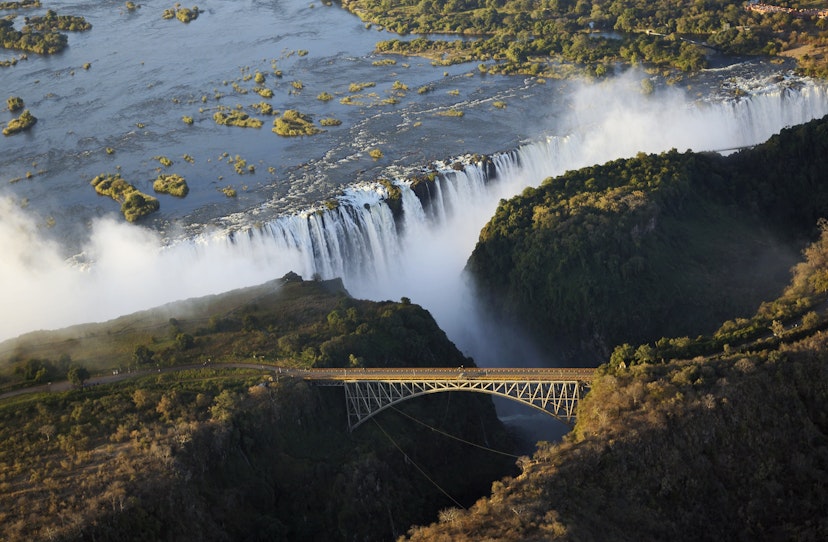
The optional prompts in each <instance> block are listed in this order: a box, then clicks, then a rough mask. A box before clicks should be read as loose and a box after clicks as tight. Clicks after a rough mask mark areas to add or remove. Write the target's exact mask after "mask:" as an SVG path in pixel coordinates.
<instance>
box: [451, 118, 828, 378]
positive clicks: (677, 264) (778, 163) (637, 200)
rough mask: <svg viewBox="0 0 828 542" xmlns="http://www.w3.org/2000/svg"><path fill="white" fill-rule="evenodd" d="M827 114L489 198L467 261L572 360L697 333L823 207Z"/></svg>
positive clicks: (494, 306)
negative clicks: (755, 136) (739, 146)
mask: <svg viewBox="0 0 828 542" xmlns="http://www.w3.org/2000/svg"><path fill="white" fill-rule="evenodd" d="M826 151H828V119H821V120H818V121H813V122H811V123H808V124H806V125H803V126H799V127H796V128H793V129H787V130H784V131H783V132H782V133H781V134H779V135H777V136H775V137H774V138H772V139H771V140H770V141H769V142H767V143H766V144H764V145H761V146H759V147H756V148H754V149H750V150H745V151H742V152H741V153H739V154H737V155H733V156H730V157H721V156H718V155H712V154H696V153H690V152H687V153H678V152H675V151H672V152H668V153H664V154H661V155H658V156H656V155H644V154H639V155H638V156H636V157H634V158H631V159H629V160H617V161H614V162H610V163H607V164H604V165H601V166H595V167H589V168H585V169H582V170H578V171H573V172H568V173H566V174H564V175H562V176H560V177H557V178H551V179H547V180H546V181H544V183H543V184H542V186H540V187H539V188H530V189H527V190H525V191H524V193H523V194H522V195H520V196H517V197H515V198H512V199H511V200H508V201H503V202H501V204H500V206H499V207H498V209H497V212H496V214H495V216H494V217H493V218H492V220H491V221H490V222H489V223H488V224H487V225H486V226H485V228H484V229H483V231H482V232H481V235H480V240H479V242H478V244H477V246H476V247H475V250H474V253H473V254H472V256H471V258H470V259H469V262H468V266H467V267H468V269H469V270H470V271H471V273H472V275H473V277H474V279H475V282H476V283H477V285H478V287H479V288H478V291H479V292H480V295H481V297H482V298H483V299H484V300H485V302H486V303H487V304H488V306H489V307H490V309H491V310H492V312H493V313H495V314H500V315H503V317H504V318H505V319H507V320H509V319H514V320H517V321H519V322H521V323H522V324H523V325H524V326H525V327H526V328H527V329H529V330H530V331H532V332H534V334H535V336H536V337H537V338H538V339H539V340H540V341H541V342H543V343H545V344H546V346H547V347H550V348H556V349H563V350H564V351H567V352H568V353H569V354H570V356H571V357H572V358H574V359H582V358H584V357H585V358H586V359H591V360H594V361H595V362H596V363H599V362H600V361H601V360H604V359H606V357H607V355H608V354H609V352H610V350H611V349H612V348H613V347H614V346H615V345H616V344H619V343H622V342H645V341H655V340H656V339H658V338H660V337H671V336H681V335H689V336H696V335H698V334H702V333H710V332H712V331H713V330H714V326H715V325H716V322H721V321H724V320H728V319H733V318H735V317H744V316H748V315H750V314H752V313H753V312H754V311H755V310H756V307H757V306H758V305H759V303H760V302H761V301H763V300H765V299H772V298H774V297H776V296H777V295H779V293H780V292H781V290H782V288H783V286H784V283H785V281H786V280H787V279H786V278H785V277H786V275H787V270H788V268H789V267H790V266H791V265H793V263H794V262H795V255H796V253H797V252H798V251H799V250H800V249H801V247H802V241H803V240H805V239H808V238H811V239H812V238H813V237H814V235H815V229H816V222H817V219H818V218H819V217H821V216H824V215H825V214H826V213H828V184H826V183H825V182H824V172H825V171H828V152H826Z"/></svg>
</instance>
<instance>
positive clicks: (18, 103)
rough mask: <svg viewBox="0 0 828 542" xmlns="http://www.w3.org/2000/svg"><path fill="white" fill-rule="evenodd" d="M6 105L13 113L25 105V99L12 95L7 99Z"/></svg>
mask: <svg viewBox="0 0 828 542" xmlns="http://www.w3.org/2000/svg"><path fill="white" fill-rule="evenodd" d="M6 106H7V107H8V108H9V111H11V112H12V113H14V112H15V111H19V110H21V109H23V107H24V104H23V99H22V98H19V97H17V96H11V97H9V98H8V99H7V100H6Z"/></svg>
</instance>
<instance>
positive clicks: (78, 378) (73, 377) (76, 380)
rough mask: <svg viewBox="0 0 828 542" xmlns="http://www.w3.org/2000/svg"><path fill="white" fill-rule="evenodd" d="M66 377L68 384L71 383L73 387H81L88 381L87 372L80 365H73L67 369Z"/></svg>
mask: <svg viewBox="0 0 828 542" xmlns="http://www.w3.org/2000/svg"><path fill="white" fill-rule="evenodd" d="M66 376H67V377H68V378H69V382H71V383H72V385H73V386H75V387H79V388H80V387H83V384H84V382H86V381H87V380H89V370H88V369H87V368H86V367H83V366H82V365H73V366H72V367H70V368H69V372H68V373H66Z"/></svg>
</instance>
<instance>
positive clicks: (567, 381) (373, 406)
mask: <svg viewBox="0 0 828 542" xmlns="http://www.w3.org/2000/svg"><path fill="white" fill-rule="evenodd" d="M292 373H294V376H298V377H300V378H302V379H304V380H308V381H311V382H313V383H314V384H317V385H323V386H340V387H344V388H345V403H346V407H347V411H348V428H349V429H350V430H351V431H353V430H354V429H356V428H357V427H359V426H360V425H361V424H362V423H364V422H365V421H366V420H368V419H369V418H371V417H372V416H374V415H375V414H377V413H379V412H382V411H383V410H385V409H387V408H390V407H392V406H393V405H396V404H397V403H401V402H402V401H406V400H408V399H413V398H414V397H420V396H422V395H428V394H432V393H441V392H447V391H471V392H477V393H487V394H489V395H496V396H500V397H506V398H508V399H512V400H514V401H518V402H520V403H523V404H526V405H528V406H531V407H532V408H535V409H537V410H540V411H541V412H544V413H546V414H549V415H551V416H554V417H555V418H557V419H559V420H560V421H562V422H563V423H565V424H567V425H569V426H570V427H571V426H573V425H574V423H575V419H576V411H577V407H578V401H579V400H580V399H581V398H582V397H583V396H584V394H586V393H587V391H588V390H589V387H590V382H591V380H592V377H593V374H594V369H561V368H555V369H508V368H497V369H479V368H470V369H466V368H463V367H459V368H451V369H449V368H423V369H310V370H304V371H295V372H293V371H292Z"/></svg>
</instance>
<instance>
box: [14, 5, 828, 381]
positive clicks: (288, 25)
mask: <svg viewBox="0 0 828 542" xmlns="http://www.w3.org/2000/svg"><path fill="white" fill-rule="evenodd" d="M198 6H199V8H200V9H201V11H202V13H201V15H200V16H199V17H198V19H197V20H195V21H193V22H191V23H189V24H183V23H181V22H179V21H177V20H175V19H173V20H164V19H162V18H161V14H162V12H163V10H164V9H167V8H170V7H172V5H171V4H167V3H164V2H160V1H157V0H152V1H150V2H147V3H143V4H142V5H141V7H140V8H139V9H138V10H136V11H134V12H128V11H126V9H125V8H124V5H123V3H122V2H103V3H101V2H88V3H84V2H67V1H55V2H47V3H46V6H45V7H44V8H43V9H42V10H36V11H33V12H28V13H38V12H40V11H45V9H46V8H50V9H54V10H55V11H57V12H58V13H60V14H74V15H83V16H84V17H86V18H87V20H88V21H89V22H91V23H92V24H93V28H92V30H91V31H89V32H86V33H82V34H71V35H70V37H69V45H70V46H69V48H68V49H67V50H66V51H65V52H63V53H62V54H60V55H56V56H53V57H38V56H37V55H29V58H28V60H24V61H21V62H19V63H18V64H17V65H16V66H15V67H12V68H2V69H0V97H4V96H12V95H15V96H20V97H21V98H23V100H24V101H25V102H26V106H27V107H28V108H29V109H30V110H31V111H32V113H33V114H34V115H35V116H36V117H37V118H38V119H39V121H38V123H37V124H36V125H35V126H34V128H33V129H32V130H31V131H29V132H26V133H24V134H19V135H15V136H12V137H5V138H2V139H1V140H0V253H2V254H3V259H2V260H0V306H2V307H4V310H2V311H0V312H2V314H1V315H0V340H2V339H5V338H8V337H12V336H15V335H17V334H20V333H24V332H26V331H30V330H34V329H41V328H56V327H61V326H65V325H69V324H73V323H79V322H83V321H100V320H105V319H109V318H113V317H116V316H118V315H121V314H124V313H127V312H132V311H135V310H139V309H144V308H149V307H151V306H155V305H158V304H161V303H165V302H169V301H173V300H176V299H183V298H187V297H193V296H198V295H206V294H211V293H218V292H221V291H226V290H228V289H231V288H236V287H242V286H247V285H252V284H258V283H261V282H264V281H266V280H270V279H272V278H275V277H279V276H282V275H283V274H284V273H286V272H288V271H296V272H298V273H300V274H302V275H303V276H305V277H310V276H311V275H313V274H314V273H318V274H320V275H321V276H323V277H325V278H330V277H334V276H341V277H343V278H344V280H345V284H346V286H347V287H348V289H349V290H350V291H351V292H352V293H353V294H354V295H356V296H359V297H364V298H369V299H399V298H400V297H402V296H406V297H409V298H411V299H412V301H414V302H416V303H420V304H422V305H423V306H425V307H426V308H427V309H428V310H429V311H431V313H432V314H433V315H434V316H435V318H436V319H437V321H438V322H439V323H440V325H441V326H442V327H443V328H444V329H446V331H447V333H448V334H449V337H450V338H451V339H452V340H454V341H455V342H456V343H457V344H458V346H460V348H461V349H462V350H463V351H464V352H465V353H467V354H468V355H471V356H473V357H475V359H476V360H477V361H478V363H480V364H482V365H503V366H520V365H555V364H558V363H565V364H575V363H577V364H579V365H594V364H597V363H599V362H600V361H601V360H562V359H555V356H554V354H549V353H544V354H540V353H538V352H535V351H534V350H533V349H532V347H531V345H529V344H528V343H527V342H526V341H525V338H523V337H521V335H520V333H519V331H517V330H505V329H503V328H502V326H493V325H492V324H490V323H488V320H487V318H486V317H485V315H484V314H480V313H479V312H478V311H477V310H476V308H475V304H474V296H473V293H472V292H470V291H469V290H468V289H467V288H466V286H465V281H464V280H463V276H462V270H463V266H464V264H465V261H466V259H467V258H468V256H469V254H470V253H471V250H472V248H473V247H474V243H475V242H476V240H477V236H478V234H479V231H480V228H481V227H482V226H483V225H484V224H485V222H486V221H487V220H488V218H489V217H490V216H491V215H492V214H493V212H494V209H495V207H496V205H497V202H498V200H499V199H500V198H502V197H509V196H511V195H514V194H517V193H519V192H520V191H521V190H522V189H523V188H524V187H526V186H530V185H537V184H538V183H539V182H540V181H541V180H542V179H543V178H545V177H547V176H550V175H555V174H560V173H562V172H563V171H566V170H567V169H571V168H576V167H582V166H586V165H590V164H594V163H597V162H603V161H606V160H611V159H614V158H619V157H624V156H630V155H632V154H635V153H636V152H638V151H645V152H660V151H664V150H668V149H670V148H677V149H679V150H686V149H694V150H721V149H729V148H732V147H737V146H742V145H751V144H756V143H758V142H761V141H763V140H764V139H766V138H767V137H769V136H770V135H771V134H773V133H775V132H777V131H778V130H779V129H781V128H783V127H785V126H788V125H792V124H797V123H800V122H804V121H807V120H810V119H811V118H815V117H818V116H822V115H825V114H826V113H828V100H826V94H825V88H824V87H823V86H822V85H820V84H817V83H815V82H813V81H808V80H802V79H798V78H795V77H793V76H791V75H790V73H789V69H790V66H788V65H778V64H772V63H769V62H766V61H762V60H750V61H747V60H733V59H731V60H726V59H719V62H718V64H717V65H718V66H719V67H717V68H716V69H712V70H708V71H706V72H705V73H703V74H701V75H700V76H697V77H693V78H686V79H684V80H683V81H681V82H680V83H678V84H674V85H666V84H665V83H664V81H662V80H661V79H659V78H657V77H653V76H650V75H647V74H646V73H644V72H642V71H637V70H631V71H628V72H627V73H624V74H622V75H619V76H618V77H616V78H613V79H611V80H609V81H606V82H600V83H598V82H587V81H552V80H549V81H541V80H538V79H534V78H523V77H501V76H484V75H481V74H479V72H478V70H477V66H476V65H469V64H466V65H458V66H452V67H435V66H432V65H431V64H430V62H429V61H428V60H424V59H418V58H403V57H381V56H377V55H374V54H372V50H373V45H374V43H375V42H376V41H378V40H380V39H388V38H390V37H392V36H391V35H390V34H388V33H386V32H384V31H382V30H377V29H373V28H370V29H369V28H366V26H365V25H364V24H363V23H361V22H360V21H359V20H358V19H357V18H356V17H354V16H352V15H350V14H348V13H347V12H345V11H343V10H341V9H340V8H339V7H337V6H325V5H323V4H321V3H319V2H307V1H301V0H276V1H270V2H261V1H249V0H240V1H234V2H227V1H218V0H208V1H207V2H200V3H199V4H198ZM305 52H306V53H305ZM11 56H17V54H16V53H11V52H2V53H0V59H3V58H10V57H11ZM384 58H393V59H394V60H396V64H393V65H378V64H376V63H377V62H378V61H382V60H383V59H384ZM86 63H89V64H90V67H89V69H84V67H83V66H84V64H86ZM274 65H275V68H274ZM274 69H278V70H281V71H282V76H281V77H277V76H276V75H275V74H274V73H273V72H274ZM256 71H260V72H262V73H263V74H264V75H265V76H266V80H265V83H264V85H263V86H265V87H267V88H269V89H271V90H272V91H273V93H274V96H273V98H272V99H267V100H266V99H263V98H262V97H261V96H259V95H258V94H256V93H254V92H253V91H252V89H253V87H254V86H255V83H254V81H253V80H252V79H251V77H252V76H253V74H255V72H256ZM645 78H646V79H651V81H652V82H653V83H654V84H655V89H656V90H655V92H654V93H652V94H645V93H643V92H642V86H641V81H642V80H643V79H645ZM298 81H301V83H302V84H301V87H302V88H301V91H297V88H296V86H299V85H298V84H297V85H294V84H293V83H294V82H298ZM367 82H371V83H374V84H375V85H374V86H371V87H368V88H366V89H365V90H363V91H362V92H360V93H357V94H359V96H354V95H355V93H353V92H350V91H349V86H350V84H351V83H367ZM396 82H399V83H397V84H396V85H395V83H396ZM401 85H404V86H405V87H407V88H408V90H407V91H405V90H400V89H399V87H400V86H401ZM395 86H396V87H397V89H396V90H395V88H394V87H395ZM421 87H427V88H428V89H429V91H428V92H425V93H420V92H418V89H419V88H421ZM321 92H328V93H330V94H332V95H333V96H334V99H333V100H331V101H328V102H323V101H320V100H318V99H317V96H318V95H319V94H320V93H321ZM346 96H352V97H353V101H356V102H361V105H346V104H343V103H340V100H341V99H342V98H344V97H346ZM391 97H395V98H396V99H397V100H398V101H397V103H393V104H389V103H383V101H384V100H386V99H388V98H391ZM262 101H266V102H268V103H270V104H271V105H272V107H273V108H274V109H276V110H279V111H284V110H285V109H291V108H292V109H298V110H299V111H301V112H303V113H308V114H311V115H313V116H314V118H315V119H316V120H318V119H321V118H324V117H335V118H337V119H339V120H341V121H342V125H341V126H338V127H332V128H328V129H327V131H326V132H325V133H322V134H319V135H316V136H312V137H303V138H282V137H280V136H278V135H276V134H274V133H272V132H271V131H270V125H271V121H270V120H269V119H268V118H267V117H265V116H263V115H261V114H259V113H257V112H256V111H254V110H253V109H251V107H250V106H251V105H252V104H255V103H258V102H262ZM495 102H504V103H505V104H506V107H503V108H499V107H495V106H494V104H495ZM219 105H224V106H228V107H236V105H241V106H242V107H243V108H244V109H245V111H246V112H248V113H250V114H251V115H253V116H257V117H259V118H262V119H263V120H264V121H265V124H264V126H263V127H262V128H261V129H244V128H238V127H227V126H218V125H216V124H215V123H214V121H213V119H212V114H213V112H214V111H215V109H216V107H217V106H219ZM450 109H456V110H460V111H463V113H464V115H463V116H462V117H450V116H441V115H440V114H439V113H441V112H445V111H447V110H450ZM183 116H191V117H193V118H194V123H193V124H192V125H188V124H185V123H184V122H183V121H182V117H183ZM11 117H12V114H11V113H8V112H5V113H0V120H2V121H6V120H8V119H10V118H11ZM107 148H109V149H111V152H107ZM373 148H378V149H380V150H381V151H382V153H383V156H382V158H380V159H379V160H377V161H375V160H373V159H372V158H371V157H370V156H369V155H368V151H369V150H370V149H373ZM465 153H482V154H493V155H494V158H495V164H496V167H495V172H494V173H495V175H494V178H493V176H492V175H491V173H492V172H491V171H487V170H486V169H485V168H481V167H479V165H476V164H474V163H472V162H473V160H470V159H468V158H466V157H464V156H463V155H464V154H465ZM185 154H186V155H190V156H191V157H192V161H191V162H189V161H186V160H184V159H183V156H184V155H185ZM156 156H166V157H168V158H170V159H171V160H172V161H173V162H174V163H173V165H172V166H170V167H169V168H163V167H162V166H161V164H160V163H159V161H158V160H156V159H154V157H156ZM235 156H239V157H241V158H243V159H244V160H246V161H247V163H248V164H252V165H254V166H255V172H253V173H250V172H247V173H245V174H244V175H239V174H237V173H236V172H235V170H234V168H233V166H232V165H231V164H229V163H228V161H229V160H228V158H230V157H235ZM457 160H461V161H464V162H466V163H467V165H466V167H465V169H464V170H462V171H455V170H454V169H453V168H451V167H450V164H451V163H453V162H455V161H457ZM429 165H432V166H436V167H438V168H440V169H441V170H442V171H443V173H442V174H441V176H440V177H439V179H438V182H437V183H436V184H435V188H434V189H435V190H436V192H435V194H436V195H435V198H434V200H433V201H434V203H433V204H432V205H430V206H428V207H426V208H424V207H423V206H422V205H421V204H420V202H419V201H418V200H417V199H416V197H414V196H413V194H412V193H411V192H410V190H408V189H407V187H406V185H405V184H404V183H402V184H401V186H402V188H403V195H404V211H405V212H404V216H403V218H402V219H401V220H397V221H395V220H394V219H393V217H392V216H391V212H390V210H389V208H388V207H387V206H386V205H384V203H383V201H382V198H383V194H384V192H383V188H382V187H381V186H379V185H377V184H375V183H373V181H375V180H376V179H377V178H379V177H385V178H389V179H396V178H397V177H401V176H402V175H403V174H404V173H405V172H407V171H411V170H412V169H417V168H420V167H425V166H429ZM159 170H163V171H164V172H167V173H179V174H181V175H183V176H184V177H185V178H186V179H187V181H188V184H189V186H190V193H189V195H188V196H187V197H186V198H183V199H177V198H173V197H170V196H165V195H159V196H158V197H159V199H160V202H161V209H160V211H159V212H158V213H155V214H153V215H151V216H150V217H148V218H147V219H145V220H143V221H142V222H141V223H140V224H128V223H126V222H125V221H124V220H123V218H122V217H121V216H120V215H119V214H118V205H117V204H116V203H115V202H113V201H112V200H110V199H108V198H102V197H99V196H97V195H96V194H95V192H94V190H93V188H92V187H91V186H90V184H89V181H90V180H91V179H92V178H93V177H94V176H96V175H98V174H101V173H115V172H120V173H121V174H122V175H123V177H124V178H125V179H126V180H127V181H129V182H131V183H132V184H134V185H135V186H136V187H138V188H139V189H140V190H142V191H144V192H147V193H152V180H153V179H154V178H155V177H156V176H157V174H158V172H159ZM29 172H30V173H31V174H32V176H31V178H27V173H29ZM226 187H232V188H234V189H235V190H236V194H237V196H236V197H234V198H231V197H227V196H226V195H225V194H224V193H223V192H222V190H221V189H223V188H226ZM331 198H339V201H340V205H339V207H338V208H337V209H334V210H330V211H324V212H316V210H318V209H320V208H321V204H322V202H324V201H326V200H329V199H331ZM7 307H14V310H13V311H12V310H8V309H6V308H7Z"/></svg>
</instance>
